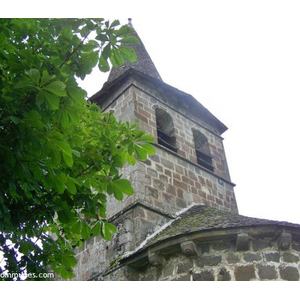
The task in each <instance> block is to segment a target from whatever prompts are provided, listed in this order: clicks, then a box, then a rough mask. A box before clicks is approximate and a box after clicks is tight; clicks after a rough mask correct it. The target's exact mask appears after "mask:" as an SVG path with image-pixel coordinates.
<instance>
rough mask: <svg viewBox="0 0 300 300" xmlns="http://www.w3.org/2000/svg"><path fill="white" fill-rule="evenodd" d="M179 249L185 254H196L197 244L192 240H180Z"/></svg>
mask: <svg viewBox="0 0 300 300" xmlns="http://www.w3.org/2000/svg"><path fill="white" fill-rule="evenodd" d="M180 247H181V250H182V252H183V253H184V255H186V256H198V255H199V253H198V249H197V246H196V245H195V243H194V242H193V241H187V242H182V243H181V244H180Z"/></svg>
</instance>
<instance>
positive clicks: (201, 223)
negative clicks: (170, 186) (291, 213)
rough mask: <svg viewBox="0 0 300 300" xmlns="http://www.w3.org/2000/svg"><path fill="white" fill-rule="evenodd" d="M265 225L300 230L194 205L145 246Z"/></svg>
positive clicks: (278, 223) (269, 221) (284, 223)
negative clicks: (181, 236)
mask: <svg viewBox="0 0 300 300" xmlns="http://www.w3.org/2000/svg"><path fill="white" fill-rule="evenodd" d="M265 225H277V226H278V225H279V226H288V227H295V228H298V230H299V229H300V225H299V224H293V223H289V222H280V221H274V220H268V219H259V218H253V217H247V216H242V215H239V214H236V213H233V212H228V211H221V210H219V209H216V208H213V207H210V206H206V205H195V206H192V207H191V208H189V209H188V210H186V211H185V212H183V213H182V214H180V215H179V216H178V217H177V218H176V219H175V220H174V221H173V222H171V223H170V225H169V226H167V227H166V228H165V229H164V230H162V231H160V232H158V233H157V234H156V235H155V236H154V237H153V238H151V239H149V240H148V242H147V244H146V245H148V246H149V245H152V244H154V243H157V242H159V241H163V240H166V239H168V238H171V237H175V236H179V235H186V234H190V233H194V232H201V231H210V230H218V229H233V228H245V227H255V226H265Z"/></svg>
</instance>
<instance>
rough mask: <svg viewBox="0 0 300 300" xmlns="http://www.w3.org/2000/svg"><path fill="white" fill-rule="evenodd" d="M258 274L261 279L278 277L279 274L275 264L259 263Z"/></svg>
mask: <svg viewBox="0 0 300 300" xmlns="http://www.w3.org/2000/svg"><path fill="white" fill-rule="evenodd" d="M257 269H258V276H259V278H260V279H261V280H272V279H277V278H278V274H277V271H276V269H275V267H274V266H264V265H257Z"/></svg>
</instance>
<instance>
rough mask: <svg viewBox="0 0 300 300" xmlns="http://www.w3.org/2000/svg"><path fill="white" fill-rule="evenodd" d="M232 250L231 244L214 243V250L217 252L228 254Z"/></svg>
mask: <svg viewBox="0 0 300 300" xmlns="http://www.w3.org/2000/svg"><path fill="white" fill-rule="evenodd" d="M230 248H231V244H230V243H226V242H224V241H222V242H220V243H214V244H212V249H213V250H215V251H223V252H228V251H229V250H230Z"/></svg>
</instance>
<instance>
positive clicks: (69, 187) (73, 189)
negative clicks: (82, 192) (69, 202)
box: [65, 159, 77, 195]
mask: <svg viewBox="0 0 300 300" xmlns="http://www.w3.org/2000/svg"><path fill="white" fill-rule="evenodd" d="M66 165H67V166H68V167H72V165H73V159H72V164H71V165H68V164H67V163H66ZM65 184H66V187H67V190H68V192H69V193H70V194H72V195H76V193H77V189H76V186H75V184H74V183H73V182H72V181H71V180H67V181H66V183H65Z"/></svg>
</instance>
